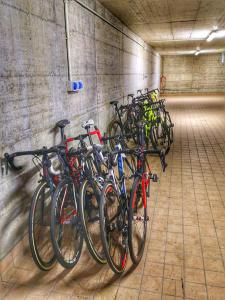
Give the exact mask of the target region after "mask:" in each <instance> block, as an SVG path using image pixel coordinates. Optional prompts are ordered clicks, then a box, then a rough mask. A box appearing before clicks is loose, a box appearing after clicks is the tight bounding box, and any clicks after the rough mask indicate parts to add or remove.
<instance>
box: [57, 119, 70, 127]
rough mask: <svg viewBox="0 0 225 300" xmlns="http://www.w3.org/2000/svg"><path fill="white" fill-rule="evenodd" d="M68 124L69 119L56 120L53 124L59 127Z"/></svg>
mask: <svg viewBox="0 0 225 300" xmlns="http://www.w3.org/2000/svg"><path fill="white" fill-rule="evenodd" d="M68 124H70V121H69V120H66V119H65V120H60V121H59V122H57V123H56V124H55V126H56V127H59V128H64V127H66V125H68Z"/></svg>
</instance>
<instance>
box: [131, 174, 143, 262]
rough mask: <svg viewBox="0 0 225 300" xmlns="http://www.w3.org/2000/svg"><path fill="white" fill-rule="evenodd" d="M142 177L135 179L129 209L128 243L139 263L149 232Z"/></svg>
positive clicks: (132, 255)
mask: <svg viewBox="0 0 225 300" xmlns="http://www.w3.org/2000/svg"><path fill="white" fill-rule="evenodd" d="M143 192H144V191H143V188H142V179H141V178H140V177H137V178H136V179H135V180H134V183H133V187H132V191H131V197H130V203H129V210H128V245H129V251H130V257H131V260H132V262H133V263H134V264H136V265H137V264H138V263H139V262H140V260H141V258H142V256H143V252H144V247H145V241H146V233H147V208H146V207H144V201H143V199H144V197H146V198H145V199H147V195H146V190H145V195H144V194H143Z"/></svg>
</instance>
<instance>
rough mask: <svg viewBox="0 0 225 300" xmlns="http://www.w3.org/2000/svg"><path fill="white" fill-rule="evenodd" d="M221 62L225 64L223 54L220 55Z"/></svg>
mask: <svg viewBox="0 0 225 300" xmlns="http://www.w3.org/2000/svg"><path fill="white" fill-rule="evenodd" d="M221 62H222V64H225V52H222V53H221Z"/></svg>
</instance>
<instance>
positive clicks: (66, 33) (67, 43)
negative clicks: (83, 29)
mask: <svg viewBox="0 0 225 300" xmlns="http://www.w3.org/2000/svg"><path fill="white" fill-rule="evenodd" d="M64 17H65V35H66V54H67V66H68V80H69V81H71V77H72V75H71V63H70V62H71V56H70V28H69V10H68V0H64Z"/></svg>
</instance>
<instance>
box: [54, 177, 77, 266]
mask: <svg viewBox="0 0 225 300" xmlns="http://www.w3.org/2000/svg"><path fill="white" fill-rule="evenodd" d="M68 187H69V188H68ZM63 189H64V191H65V193H64V196H63V199H62V201H63V202H62V203H61V202H60V199H61V198H60V195H61V192H62V191H63ZM58 208H59V210H58ZM71 209H72V210H71ZM57 225H59V226H58V227H57ZM63 225H65V227H63ZM67 225H72V226H71V230H70V231H69V234H68V238H67V232H68V230H69V228H68V226H67ZM66 226H67V227H66ZM51 238H52V244H53V249H54V251H55V254H56V258H57V260H58V262H59V263H60V264H61V265H62V266H63V267H64V268H67V269H71V268H73V267H74V266H75V265H76V264H77V262H78V261H79V258H80V255H81V252H82V247H83V234H82V230H81V225H80V219H79V212H78V205H77V199H76V194H75V187H74V184H73V181H72V179H71V178H69V177H68V178H66V179H64V180H62V181H61V182H60V183H59V184H58V186H57V188H56V190H55V193H54V196H53V201H52V208H51ZM73 239H74V241H73ZM71 241H73V242H74V245H71V244H70V243H71ZM76 241H77V242H76ZM68 243H69V247H70V249H72V257H70V256H69V257H67V256H66V253H65V252H64V253H63V247H64V245H65V249H69V247H68Z"/></svg>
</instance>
